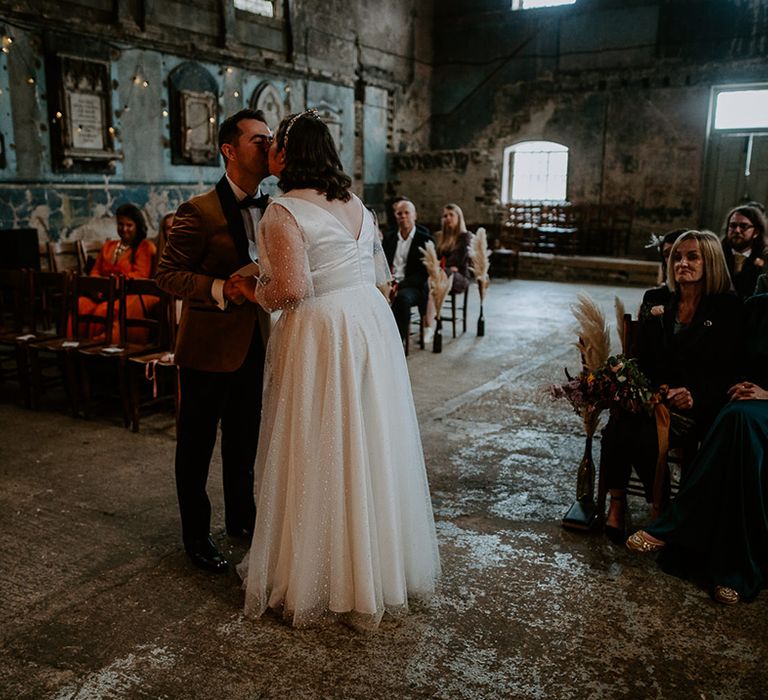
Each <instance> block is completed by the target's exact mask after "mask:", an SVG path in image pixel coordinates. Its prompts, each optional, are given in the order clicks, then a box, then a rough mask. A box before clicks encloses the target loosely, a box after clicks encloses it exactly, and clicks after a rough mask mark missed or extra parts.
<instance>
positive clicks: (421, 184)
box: [392, 0, 768, 256]
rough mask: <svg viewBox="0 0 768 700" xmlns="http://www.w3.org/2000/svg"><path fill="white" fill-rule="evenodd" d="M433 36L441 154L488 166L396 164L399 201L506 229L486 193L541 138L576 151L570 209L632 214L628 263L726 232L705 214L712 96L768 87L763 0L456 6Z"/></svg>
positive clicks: (438, 20)
mask: <svg viewBox="0 0 768 700" xmlns="http://www.w3.org/2000/svg"><path fill="white" fill-rule="evenodd" d="M434 37H435V65H434V70H433V76H432V82H433V86H434V88H433V91H432V129H431V141H430V149H431V151H432V152H434V151H439V152H441V153H445V151H446V149H455V150H456V152H457V153H463V152H465V151H471V152H475V153H478V154H479V155H478V156H477V160H476V161H475V163H474V166H473V170H474V172H473V173H472V176H471V177H461V178H457V177H456V173H455V169H454V167H453V166H452V165H450V164H449V165H447V166H445V167H443V166H441V165H434V166H433V167H425V166H424V162H423V159H422V160H420V159H419V158H416V157H414V158H410V159H397V158H395V159H394V160H393V176H392V189H393V190H397V191H400V192H404V193H409V194H410V195H411V196H412V197H414V198H417V199H420V200H421V201H422V202H424V204H425V205H426V206H428V207H429V208H430V209H434V208H435V206H436V205H437V203H438V202H443V203H444V202H447V201H456V202H458V203H459V204H461V205H462V206H463V207H464V211H465V215H466V217H467V220H468V222H469V221H472V222H477V223H484V222H488V223H491V224H494V223H498V222H499V221H500V220H501V218H502V217H503V216H504V211H505V209H504V207H503V206H502V205H501V200H500V197H497V198H496V199H495V201H492V200H491V198H490V197H489V193H491V192H497V193H498V194H499V195H500V194H501V191H500V190H501V179H502V161H503V151H504V148H505V147H506V146H509V145H512V144H514V143H517V142H520V141H525V140H538V139H542V140H550V141H556V142H558V143H562V144H564V145H566V146H568V148H569V171H568V194H567V196H568V199H569V200H571V201H573V202H576V203H584V204H600V203H605V204H626V205H627V206H628V207H630V208H633V209H634V212H635V214H634V222H633V229H632V236H631V239H630V251H629V252H630V253H631V254H634V255H637V256H641V255H643V254H644V250H643V245H644V244H645V242H646V241H647V240H648V234H649V233H650V232H658V231H663V230H667V229H670V228H675V227H678V226H702V227H706V228H713V229H715V230H718V229H719V227H720V224H721V220H722V219H721V212H717V211H715V210H713V209H712V207H709V208H708V207H707V206H706V204H707V202H706V196H707V195H706V189H705V170H704V169H705V162H706V160H705V155H706V154H705V151H706V147H707V119H708V115H709V99H710V91H711V88H712V86H715V85H723V84H734V83H737V84H738V83H755V82H768V62H766V61H765V55H766V53H767V52H768V5H767V4H766V3H765V1H764V0H717V1H715V0H686V1H683V0H677V1H675V0H673V1H670V2H660V1H656V2H654V1H652V0H635V1H630V2H626V1H624V2H618V1H614V0H578V2H577V3H576V4H575V5H573V6H566V7H555V8H543V9H540V10H531V11H525V12H521V11H511V10H510V2H509V1H508V0H481V1H480V2H477V3H472V4H471V5H469V4H467V3H461V2H458V1H457V0H453V1H449V2H444V3H441V4H440V6H439V9H436V13H435V32H434ZM415 155H419V154H415ZM422 155H425V156H428V155H429V154H428V153H425V154H422ZM446 162H449V159H447V160H446ZM489 179H490V180H491V181H492V182H489V181H488V180H489ZM766 194H768V193H766ZM734 204H735V202H734Z"/></svg>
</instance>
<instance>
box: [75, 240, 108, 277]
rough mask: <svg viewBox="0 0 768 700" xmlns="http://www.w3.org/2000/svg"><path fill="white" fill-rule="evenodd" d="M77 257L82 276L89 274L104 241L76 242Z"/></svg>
mask: <svg viewBox="0 0 768 700" xmlns="http://www.w3.org/2000/svg"><path fill="white" fill-rule="evenodd" d="M76 243H77V251H78V257H79V258H80V262H81V265H82V268H83V269H82V274H84V275H87V274H90V272H91V270H92V269H93V266H94V264H95V263H96V258H97V257H98V256H99V253H100V252H101V249H102V247H103V246H104V241H84V240H82V239H80V240H78V241H76Z"/></svg>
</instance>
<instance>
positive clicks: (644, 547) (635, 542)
mask: <svg viewBox="0 0 768 700" xmlns="http://www.w3.org/2000/svg"><path fill="white" fill-rule="evenodd" d="M664 544H665V543H664V542H656V541H655V540H652V539H650V536H649V535H648V533H646V532H645V531H644V530H638V531H637V532H633V533H632V534H631V535H630V536H629V537H627V541H626V545H627V549H629V550H630V551H632V552H638V553H640V554H651V553H652V552H658V551H659V550H660V549H663V547H664Z"/></svg>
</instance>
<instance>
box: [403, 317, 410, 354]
mask: <svg viewBox="0 0 768 700" xmlns="http://www.w3.org/2000/svg"><path fill="white" fill-rule="evenodd" d="M403 342H404V344H405V356H406V357H408V352H409V351H410V349H411V322H410V321H408V328H407V329H406V331H405V340H404V341H403Z"/></svg>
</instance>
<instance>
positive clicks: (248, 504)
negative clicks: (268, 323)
mask: <svg viewBox="0 0 768 700" xmlns="http://www.w3.org/2000/svg"><path fill="white" fill-rule="evenodd" d="M263 377H264V344H263V342H262V339H261V333H259V327H258V325H256V327H255V328H254V330H253V340H252V341H251V346H250V348H249V350H248V354H247V355H246V358H245V361H244V362H243V364H242V365H241V366H240V368H239V369H237V370H235V371H234V372H205V371H201V370H195V369H189V368H185V367H182V368H181V369H180V382H181V401H180V403H179V421H178V429H177V436H176V492H177V494H178V498H179V511H180V514H181V529H182V537H183V539H184V542H185V543H188V542H190V541H191V540H199V539H205V538H206V537H208V534H209V531H210V525H211V502H210V500H209V499H208V494H207V493H206V483H207V481H208V469H209V466H210V462H211V457H212V455H213V449H214V447H215V445H216V433H217V428H218V426H219V423H220V424H221V462H222V470H223V485H224V517H225V524H226V528H227V531H230V532H235V531H240V530H243V529H246V530H253V526H254V522H255V520H256V504H255V501H254V492H253V466H254V462H255V460H256V447H257V444H258V439H259V422H260V419H261V390H262V384H263Z"/></svg>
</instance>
